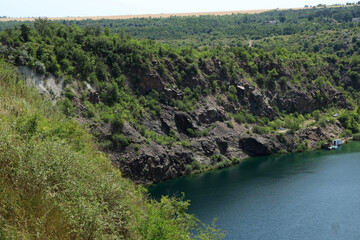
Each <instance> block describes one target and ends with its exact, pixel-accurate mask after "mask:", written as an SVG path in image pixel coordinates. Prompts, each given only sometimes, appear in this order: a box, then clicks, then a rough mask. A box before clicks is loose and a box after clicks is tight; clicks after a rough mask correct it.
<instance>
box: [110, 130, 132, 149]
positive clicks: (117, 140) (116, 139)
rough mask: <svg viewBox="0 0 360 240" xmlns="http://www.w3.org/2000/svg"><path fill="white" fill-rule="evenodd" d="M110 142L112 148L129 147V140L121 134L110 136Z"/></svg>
mask: <svg viewBox="0 0 360 240" xmlns="http://www.w3.org/2000/svg"><path fill="white" fill-rule="evenodd" d="M112 142H113V144H114V147H122V148H124V147H127V146H129V145H130V141H129V138H127V137H125V136H124V135H122V134H118V133H116V134H113V135H112Z"/></svg>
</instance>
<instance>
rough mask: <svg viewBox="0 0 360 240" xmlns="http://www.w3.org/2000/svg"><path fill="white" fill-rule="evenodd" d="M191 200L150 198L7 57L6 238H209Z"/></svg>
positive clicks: (0, 185)
mask: <svg viewBox="0 0 360 240" xmlns="http://www.w3.org/2000/svg"><path fill="white" fill-rule="evenodd" d="M187 206H188V203H187V202H181V201H177V200H175V199H169V198H163V199H162V200H161V202H160V203H159V202H155V201H151V200H149V199H147V197H146V191H145V190H144V189H142V188H141V187H137V186H135V185H134V184H133V183H132V182H131V181H130V180H127V179H125V178H123V177H122V176H121V173H120V172H119V171H118V170H117V169H115V168H114V167H113V166H112V165H111V162H110V161H109V160H108V159H107V158H106V157H105V156H104V154H103V153H101V152H99V151H98V150H97V148H96V146H95V144H94V142H93V137H92V136H91V135H90V134H89V133H88V132H87V131H86V130H85V129H84V128H83V127H82V126H80V124H79V123H77V122H76V121H75V120H73V119H71V118H67V117H65V116H64V115H63V114H62V113H61V111H60V109H59V108H58V107H56V106H53V105H52V104H51V102H50V101H49V100H48V99H46V98H42V97H41V96H40V95H39V94H38V93H36V92H35V91H34V89H32V88H28V87H26V86H25V84H24V83H23V81H22V80H21V79H20V78H19V77H18V74H17V73H16V72H15V71H14V70H13V69H12V67H11V66H9V65H7V64H5V63H4V61H3V60H0V239H190V238H191V237H193V238H195V239H197V237H199V239H204V238H206V239H208V236H209V234H208V233H206V232H200V233H199V235H196V234H195V235H194V231H196V230H195V228H196V226H197V225H198V223H197V220H196V219H195V218H194V217H193V216H190V215H188V214H186V213H185V210H186V208H187ZM211 235H212V236H214V235H213V234H211ZM215 235H216V234H215ZM219 236H220V235H219ZM215 238H216V237H215ZM216 239H217V238H216Z"/></svg>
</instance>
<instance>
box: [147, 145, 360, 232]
mask: <svg viewBox="0 0 360 240" xmlns="http://www.w3.org/2000/svg"><path fill="white" fill-rule="evenodd" d="M149 191H150V193H151V194H152V196H153V197H155V198H159V197H160V196H161V195H170V196H172V195H178V196H179V195H180V194H181V192H184V193H185V196H186V199H190V200H191V206H190V208H189V212H190V213H193V214H194V215H195V216H197V217H198V218H199V219H200V220H201V221H203V222H204V223H206V224H211V222H212V221H213V219H214V218H217V222H216V226H217V227H219V228H221V229H222V230H225V231H227V237H226V239H360V142H353V143H350V144H346V145H343V146H342V147H341V148H340V149H339V150H331V151H327V150H321V151H314V152H306V153H296V154H286V155H273V156H265V157H256V158H251V159H249V160H248V161H246V163H244V164H242V165H238V166H234V167H231V168H229V169H223V170H216V171H212V172H207V173H204V174H200V175H196V176H188V177H181V178H178V179H175V180H172V181H168V182H164V183H161V184H157V185H154V186H152V187H150V188H149Z"/></svg>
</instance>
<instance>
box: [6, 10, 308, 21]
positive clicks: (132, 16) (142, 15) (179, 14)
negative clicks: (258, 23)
mask: <svg viewBox="0 0 360 240" xmlns="http://www.w3.org/2000/svg"><path fill="white" fill-rule="evenodd" d="M309 8H311V7H309ZM290 9H293V10H300V9H307V8H284V9H278V10H290ZM273 10H275V9H262V10H243V11H221V12H193V13H161V14H141V15H119V16H92V17H91V16H88V17H50V18H48V19H50V20H86V19H92V20H100V19H131V18H149V17H151V18H168V17H171V16H177V17H185V16H204V15H217V16H223V15H231V14H238V13H242V14H246V13H247V14H256V13H262V12H267V11H273ZM35 19H36V18H35V17H32V18H0V21H34V20H35Z"/></svg>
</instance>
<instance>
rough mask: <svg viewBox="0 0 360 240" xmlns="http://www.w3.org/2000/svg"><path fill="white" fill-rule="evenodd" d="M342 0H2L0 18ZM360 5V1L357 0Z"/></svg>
mask: <svg viewBox="0 0 360 240" xmlns="http://www.w3.org/2000/svg"><path fill="white" fill-rule="evenodd" d="M346 2H355V1H349V0H347V1H343V0H277V1H272V0H246V1H245V0H237V1H236V0H217V1H214V0H177V1H172V0H130V1H129V0H127V1H124V0H56V1H54V0H0V16H8V17H66V16H111V15H130V14H153V13H185V12H209V11H232V10H255V9H275V8H296V7H304V6H305V5H309V6H310V5H311V6H315V5H318V4H327V5H330V4H336V3H340V4H345V3H346ZM356 2H357V0H356Z"/></svg>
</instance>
